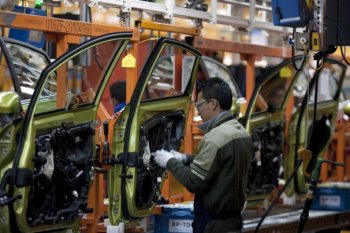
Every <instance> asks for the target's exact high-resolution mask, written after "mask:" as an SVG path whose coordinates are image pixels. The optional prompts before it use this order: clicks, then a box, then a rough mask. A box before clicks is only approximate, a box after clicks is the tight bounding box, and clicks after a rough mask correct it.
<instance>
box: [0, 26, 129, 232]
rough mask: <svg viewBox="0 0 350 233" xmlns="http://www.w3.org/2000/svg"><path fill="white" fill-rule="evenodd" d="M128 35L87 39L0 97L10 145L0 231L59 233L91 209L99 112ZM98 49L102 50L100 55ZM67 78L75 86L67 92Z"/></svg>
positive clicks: (2, 187)
mask: <svg viewBox="0 0 350 233" xmlns="http://www.w3.org/2000/svg"><path fill="white" fill-rule="evenodd" d="M131 36H132V34H131V33H128V32H125V33H112V34H108V35H104V36H101V37H97V38H94V39H92V40H89V41H87V42H85V43H83V44H81V45H79V46H77V47H75V48H73V49H72V50H71V51H69V52H67V53H65V54H64V55H63V56H61V57H60V58H58V59H57V60H55V61H54V62H53V63H51V64H49V65H48V66H47V67H46V68H45V69H44V70H43V71H42V72H41V75H40V78H39V79H38V80H37V82H36V83H35V85H32V84H30V83H28V80H25V81H26V82H27V86H26V87H28V88H31V89H33V88H34V90H28V88H27V89H26V94H24V91H23V90H24V89H23V88H22V94H19V93H16V92H14V91H11V90H10V91H9V92H2V93H1V94H0V99H1V100H4V102H3V101H2V102H1V104H0V111H1V113H0V114H1V115H6V119H9V120H7V121H3V119H1V125H3V124H4V123H3V122H5V127H4V126H0V128H1V135H0V140H1V142H3V141H5V142H6V137H10V138H11V140H8V141H11V142H13V144H14V145H10V144H8V145H9V148H8V152H9V153H8V154H6V156H5V157H3V158H1V159H2V160H1V163H0V165H1V167H0V170H1V185H0V213H1V216H2V224H0V232H26V233H27V232H44V231H45V232H47V231H58V230H64V229H68V228H72V227H74V226H76V225H77V224H78V222H79V220H80V218H81V216H82V215H83V214H84V213H86V212H88V211H89V210H88V208H87V198H88V192H89V187H90V185H91V181H92V177H93V170H92V166H93V161H94V157H95V155H96V144H95V140H94V134H95V125H96V113H97V108H98V104H99V102H100V99H101V95H102V92H103V91H104V87H105V85H106V83H107V82H108V79H109V78H110V76H111V74H112V73H113V69H114V67H115V64H116V63H117V62H118V60H119V58H120V56H121V54H122V52H123V51H124V49H125V47H126V46H127V44H128V42H129V40H130V38H131ZM97 50H98V51H101V50H106V51H108V52H106V53H105V54H107V55H106V56H104V57H103V58H101V57H98V56H96V54H95V53H96V51H97ZM72 65H73V66H79V67H80V68H81V70H82V71H83V72H81V73H80V76H79V77H72V76H71V73H70V67H71V66H72ZM17 67H19V66H18V65H17ZM26 68H28V67H26ZM32 72H34V71H32ZM70 79H74V80H75V81H76V82H79V88H74V89H73V88H71V86H70V85H68V84H69V82H70ZM28 95H30V96H28ZM20 97H22V98H20ZM28 97H30V98H28ZM5 102H6V104H5ZM10 117H12V118H10ZM4 130H5V131H6V132H7V133H6V134H4V132H5V131H4Z"/></svg>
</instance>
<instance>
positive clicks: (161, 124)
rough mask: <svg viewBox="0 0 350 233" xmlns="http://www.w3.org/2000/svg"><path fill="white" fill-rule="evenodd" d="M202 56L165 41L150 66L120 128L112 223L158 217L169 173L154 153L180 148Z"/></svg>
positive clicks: (112, 174) (111, 178) (111, 183)
mask: <svg viewBox="0 0 350 233" xmlns="http://www.w3.org/2000/svg"><path fill="white" fill-rule="evenodd" d="M199 58H200V55H199V53H198V52H197V51H196V50H194V49H193V48H191V47H189V46H188V45H186V44H182V43H180V42H178V41H174V40H171V39H161V40H159V41H158V44H157V45H156V47H155V49H154V50H153V52H152V53H151V55H150V58H149V59H148V61H147V63H146V65H145V66H144V70H143V71H142V73H141V77H140V78H139V81H138V83H137V86H136V88H135V91H134V93H133V96H132V98H131V101H130V103H129V104H128V105H127V107H126V108H125V109H124V111H123V112H122V113H121V116H120V117H119V118H118V120H117V122H116V123H115V126H114V132H113V133H114V134H113V135H114V139H113V145H112V155H113V160H114V161H115V164H114V165H113V166H112V168H111V169H110V171H109V173H108V197H109V210H108V216H109V219H110V221H111V222H112V224H117V223H118V222H119V221H121V220H130V219H134V218H140V217H144V216H146V215H149V214H151V213H152V209H153V207H154V205H155V204H156V202H157V200H158V199H159V197H160V195H161V193H160V190H161V184H162V179H163V178H164V175H165V170H164V169H162V168H160V167H158V165H156V164H155V162H154V160H153V157H152V156H151V154H152V153H153V152H155V151H156V150H159V149H162V148H163V149H166V150H171V149H175V150H179V148H180V145H181V142H182V140H183V137H184V129H185V122H186V119H187V115H186V113H187V111H188V109H189V107H190V103H191V98H192V93H193V87H194V80H195V78H196V71H197V67H198V64H199Z"/></svg>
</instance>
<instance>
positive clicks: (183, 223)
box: [169, 219, 192, 233]
mask: <svg viewBox="0 0 350 233" xmlns="http://www.w3.org/2000/svg"><path fill="white" fill-rule="evenodd" d="M169 232H181V233H182V232H186V233H187V232H188V233H192V220H182V219H169Z"/></svg>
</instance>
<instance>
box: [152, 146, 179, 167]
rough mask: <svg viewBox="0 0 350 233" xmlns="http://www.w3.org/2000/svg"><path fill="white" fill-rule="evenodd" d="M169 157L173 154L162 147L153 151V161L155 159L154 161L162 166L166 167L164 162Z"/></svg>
mask: <svg viewBox="0 0 350 233" xmlns="http://www.w3.org/2000/svg"><path fill="white" fill-rule="evenodd" d="M171 158H175V156H174V155H173V154H172V153H170V152H169V151H166V150H164V149H161V150H157V151H156V152H155V153H154V161H156V163H157V164H158V165H159V166H160V167H163V168H166V164H167V163H168V161H169V159H171Z"/></svg>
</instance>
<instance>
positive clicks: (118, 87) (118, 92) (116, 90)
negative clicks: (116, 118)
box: [109, 81, 126, 103]
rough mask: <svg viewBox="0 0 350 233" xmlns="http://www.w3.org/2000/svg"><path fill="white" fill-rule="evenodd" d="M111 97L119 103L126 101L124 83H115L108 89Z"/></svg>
mask: <svg viewBox="0 0 350 233" xmlns="http://www.w3.org/2000/svg"><path fill="white" fill-rule="evenodd" d="M109 91H110V93H111V97H112V98H114V99H116V100H118V102H119V103H123V102H125V101H126V82H125V81H117V82H115V83H113V84H112V85H111V86H110V87H109Z"/></svg>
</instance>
